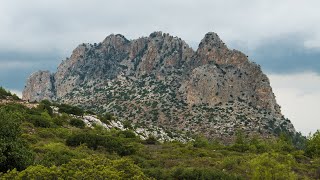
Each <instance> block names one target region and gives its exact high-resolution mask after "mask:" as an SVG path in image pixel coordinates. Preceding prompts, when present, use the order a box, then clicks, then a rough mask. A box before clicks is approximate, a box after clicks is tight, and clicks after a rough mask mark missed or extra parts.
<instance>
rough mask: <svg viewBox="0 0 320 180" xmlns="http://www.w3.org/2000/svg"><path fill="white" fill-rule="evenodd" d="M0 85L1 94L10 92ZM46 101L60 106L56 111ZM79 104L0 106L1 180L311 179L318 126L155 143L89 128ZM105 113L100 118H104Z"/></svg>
mask: <svg viewBox="0 0 320 180" xmlns="http://www.w3.org/2000/svg"><path fill="white" fill-rule="evenodd" d="M4 92H7V91H5V90H4V91H2V90H1V97H2V99H3V98H4V99H12V98H10V97H11V96H12V95H11V93H10V94H9V92H7V93H8V94H5V95H3V96H2V94H3V93H4ZM53 107H60V108H59V111H58V112H55V111H54V109H53ZM88 113H91V114H92V113H93V112H86V111H85V110H83V109H80V108H77V107H73V106H68V105H59V104H52V103H51V102H49V101H42V102H40V103H39V104H38V105H37V106H35V107H33V108H30V107H26V106H24V105H21V104H18V103H15V100H12V102H6V103H2V104H1V105H0V127H1V128H0V171H1V172H2V173H1V175H0V177H1V179H59V178H62V179H67V178H75V179H318V178H319V177H320V168H319V167H320V132H317V133H315V134H313V135H312V136H310V137H308V138H307V139H304V138H303V137H301V136H296V137H289V136H286V135H285V134H282V135H280V136H279V137H278V138H270V139H261V138H260V137H258V136H256V137H246V136H245V135H244V134H243V133H242V132H241V131H238V132H236V133H237V135H236V139H235V141H234V142H233V143H232V144H228V145H224V144H222V143H220V142H219V141H216V140H214V139H211V140H208V139H206V138H204V137H202V136H199V135H197V136H196V135H193V136H192V138H193V139H194V140H190V141H188V142H185V143H182V142H178V141H173V142H163V143H160V142H159V141H158V140H157V138H155V137H153V136H150V137H148V138H147V139H144V140H142V139H141V138H140V137H139V136H138V135H137V134H136V133H135V132H134V130H133V128H134V127H131V126H130V125H127V126H126V127H125V129H124V130H120V129H117V128H112V129H106V128H104V127H103V126H101V125H93V126H92V127H88V126H87V124H85V123H84V122H83V121H82V120H80V119H78V118H75V117H76V116H75V115H74V114H76V115H79V116H83V115H85V114H88ZM100 116H102V117H104V119H105V121H104V122H105V123H108V120H111V119H112V118H116V117H112V116H110V115H104V116H103V115H100Z"/></svg>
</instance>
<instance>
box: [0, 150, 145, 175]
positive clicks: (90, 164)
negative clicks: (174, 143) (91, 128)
mask: <svg viewBox="0 0 320 180" xmlns="http://www.w3.org/2000/svg"><path fill="white" fill-rule="evenodd" d="M2 178H3V179H141V180H144V179H149V178H147V177H146V176H145V175H144V173H143V172H142V171H141V169H140V168H139V167H138V166H136V165H134V164H133V162H132V161H130V160H128V159H119V160H109V159H106V158H104V157H100V156H93V157H89V158H86V159H74V160H71V161H70V162H68V163H67V164H63V165H61V167H56V166H51V167H44V166H41V165H36V166H30V167H28V168H27V169H26V170H24V171H21V172H18V171H16V170H13V171H10V172H8V173H6V174H4V175H3V176H2Z"/></svg>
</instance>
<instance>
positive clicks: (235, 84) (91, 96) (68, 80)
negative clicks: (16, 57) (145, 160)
mask: <svg viewBox="0 0 320 180" xmlns="http://www.w3.org/2000/svg"><path fill="white" fill-rule="evenodd" d="M23 99H25V100H29V101H40V100H42V99H49V100H53V101H59V102H62V103H70V104H75V105H80V106H85V107H86V108H90V109H93V110H96V111H100V112H105V111H108V112H112V113H114V114H116V115H117V116H118V117H120V118H123V119H127V120H130V121H132V122H133V123H134V124H137V125H138V124H152V125H156V126H159V127H164V128H167V129H172V130H183V131H191V132H196V133H197V132H198V133H200V132H201V133H204V134H205V135H207V136H208V137H219V138H228V137H232V136H233V135H234V134H235V131H236V130H237V129H242V130H243V131H245V132H246V133H248V134H251V133H259V134H262V135H266V136H269V135H274V134H277V133H279V132H282V131H286V132H290V133H294V132H295V130H294V128H293V125H292V124H291V122H290V121H289V120H287V119H285V118H284V117H283V115H282V114H281V111H280V107H279V105H278V104H277V103H276V100H275V96H274V94H273V92H272V88H271V87H270V83H269V80H268V77H267V76H266V75H265V74H263V72H262V71H261V69H260V66H259V65H257V64H255V63H253V62H250V61H249V60H248V58H247V56H246V55H244V54H243V53H241V52H239V51H237V50H230V49H228V47H227V46H226V45H225V43H223V41H222V40H221V39H220V38H219V36H218V35H217V34H216V33H207V34H206V35H205V37H204V38H203V39H202V41H201V43H200V44H199V47H198V49H197V50H196V51H194V50H193V49H192V48H190V47H189V46H188V44H187V43H186V42H185V41H183V40H181V39H180V38H178V37H173V36H170V35H169V34H166V33H162V32H154V33H152V34H150V36H149V37H142V38H139V39H136V40H131V41H129V40H127V39H126V38H125V37H124V36H122V35H119V34H118V35H110V36H108V37H106V39H105V40H104V41H103V42H101V43H98V44H96V43H95V44H81V45H79V46H78V47H77V48H76V49H75V50H74V51H73V53H72V55H71V57H70V58H68V59H66V60H64V61H63V62H62V63H61V64H60V65H59V67H58V70H57V72H56V73H54V74H52V75H51V74H50V73H49V72H47V71H40V72H37V73H34V74H32V75H31V76H30V78H29V79H28V80H27V85H26V88H25V90H24V91H23Z"/></svg>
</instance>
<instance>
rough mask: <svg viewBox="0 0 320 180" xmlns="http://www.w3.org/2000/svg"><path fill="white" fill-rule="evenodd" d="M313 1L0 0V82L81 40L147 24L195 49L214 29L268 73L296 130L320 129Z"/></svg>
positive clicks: (51, 61) (318, 36) (318, 31)
mask: <svg viewBox="0 0 320 180" xmlns="http://www.w3.org/2000/svg"><path fill="white" fill-rule="evenodd" d="M319 7H320V1H319V0H308V1H301V0H223V1H222V0H157V1H156V0H134V1H133V0H132V1H129V0H126V1H125V0H68V1H66V0H28V1H19V0H1V1H0V86H4V87H6V88H8V89H10V90H12V91H14V92H16V93H18V94H21V91H22V89H23V87H24V83H25V79H26V78H27V77H28V76H29V75H30V74H31V73H32V72H33V71H36V70H39V69H42V70H51V71H53V72H54V71H55V70H56V67H57V65H58V64H59V63H60V62H61V60H62V59H65V57H67V56H70V54H71V52H72V50H73V49H74V48H75V47H76V46H77V45H78V44H80V43H83V42H89V43H94V42H100V41H102V40H103V39H104V38H105V37H106V36H107V35H108V34H111V33H120V34H123V35H124V36H126V37H127V38H128V39H135V38H138V37H141V36H147V35H149V34H150V33H151V32H153V31H163V32H168V33H170V34H171V35H174V36H178V37H181V38H182V39H184V40H185V41H186V42H188V43H189V44H190V45H191V46H192V47H194V48H197V45H198V43H199V41H200V40H201V39H202V38H203V36H204V34H205V33H207V32H209V31H214V32H216V33H218V34H219V36H220V37H221V39H223V40H224V41H225V42H226V43H227V45H228V46H229V47H230V48H234V49H239V50H241V51H243V52H244V53H246V54H247V55H249V58H250V60H251V61H255V62H257V63H259V64H261V66H262V68H263V70H264V72H265V73H266V74H268V75H269V78H270V80H271V85H272V87H273V90H274V92H275V94H276V96H277V101H278V103H279V104H280V105H281V106H282V111H283V113H284V114H285V116H286V117H288V118H289V119H291V121H292V122H293V123H294V125H295V127H296V129H297V130H298V131H301V132H302V133H303V134H308V133H309V132H314V131H315V130H316V129H320V115H319V114H320V113H318V112H317V110H318V108H319V105H318V103H319V102H320V23H319V22H320V12H319Z"/></svg>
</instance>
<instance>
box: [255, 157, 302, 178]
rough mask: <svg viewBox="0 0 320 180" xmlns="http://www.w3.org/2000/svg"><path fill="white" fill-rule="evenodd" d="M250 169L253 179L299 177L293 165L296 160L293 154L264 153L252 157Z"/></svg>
mask: <svg viewBox="0 0 320 180" xmlns="http://www.w3.org/2000/svg"><path fill="white" fill-rule="evenodd" d="M249 163H250V166H249V167H250V171H251V176H252V178H253V179H284V180H286V179H297V176H296V174H295V173H294V172H293V171H292V169H291V167H292V166H293V165H294V164H295V160H294V158H293V157H292V156H291V155H281V154H278V153H264V154H261V155H259V156H258V157H256V158H254V159H252V160H251V161H250V162H249Z"/></svg>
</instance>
